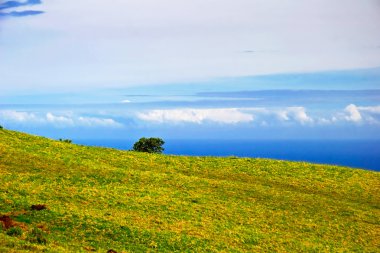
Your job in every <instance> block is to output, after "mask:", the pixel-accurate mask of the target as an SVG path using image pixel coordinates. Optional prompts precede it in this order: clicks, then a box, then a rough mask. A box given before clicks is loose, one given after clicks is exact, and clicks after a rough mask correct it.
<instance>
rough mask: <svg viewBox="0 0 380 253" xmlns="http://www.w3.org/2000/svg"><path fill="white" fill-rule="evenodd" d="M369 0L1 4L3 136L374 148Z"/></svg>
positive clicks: (377, 75) (374, 68)
mask: <svg viewBox="0 0 380 253" xmlns="http://www.w3.org/2000/svg"><path fill="white" fill-rule="evenodd" d="M378 24H380V1H379V0H361V1H357V0H309V1H300V0H234V1H230V0H192V1H188V0H177V1H169V0H161V1H157V0H114V1H93V0H92V1H89V0H81V1H74V0H23V1H21V0H20V1H0V124H1V125H3V126H5V127H7V128H11V129H15V130H21V131H26V132H30V133H35V134H39V135H44V136H49V137H52V138H60V137H67V138H76V139H80V138H111V139H112V138H125V139H128V138H129V139H130V138H138V137H141V136H147V135H150V136H153V135H154V136H161V137H164V138H173V139H192V138H193V139H194V138H200V139H207V138H212V139H221V138H228V139H257V138H261V139H320V138H328V139H333V138H338V139H380V133H379V132H380V131H379V130H380V92H379V90H380V33H379V32H378Z"/></svg>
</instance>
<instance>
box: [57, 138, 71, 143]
mask: <svg viewBox="0 0 380 253" xmlns="http://www.w3.org/2000/svg"><path fill="white" fill-rule="evenodd" d="M59 141H61V142H65V143H72V142H73V141H72V140H69V139H59Z"/></svg>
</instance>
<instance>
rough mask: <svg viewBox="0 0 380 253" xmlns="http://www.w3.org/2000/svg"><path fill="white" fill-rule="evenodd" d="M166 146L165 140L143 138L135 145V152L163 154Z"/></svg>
mask: <svg viewBox="0 0 380 253" xmlns="http://www.w3.org/2000/svg"><path fill="white" fill-rule="evenodd" d="M164 144H165V142H164V140H162V139H160V138H144V137H143V138H141V139H140V140H139V141H138V142H136V143H135V144H134V145H133V151H138V152H146V153H162V152H163V151H164V148H163V147H162V146H163V145H164Z"/></svg>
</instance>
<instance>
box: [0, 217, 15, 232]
mask: <svg viewBox="0 0 380 253" xmlns="http://www.w3.org/2000/svg"><path fill="white" fill-rule="evenodd" d="M0 222H1V223H2V225H3V228H4V229H5V230H7V229H9V228H11V227H15V226H16V223H15V221H14V220H12V218H11V217H10V216H8V215H2V216H0Z"/></svg>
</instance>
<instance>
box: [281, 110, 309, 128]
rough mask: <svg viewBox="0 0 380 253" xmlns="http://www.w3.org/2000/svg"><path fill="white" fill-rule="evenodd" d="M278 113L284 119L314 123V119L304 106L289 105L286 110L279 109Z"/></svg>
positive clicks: (301, 122)
mask: <svg viewBox="0 0 380 253" xmlns="http://www.w3.org/2000/svg"><path fill="white" fill-rule="evenodd" d="M276 114H277V116H278V118H279V119H280V120H282V121H289V120H293V121H296V122H298V123H300V124H302V125H304V124H307V123H313V119H312V118H310V117H309V116H308V115H307V113H306V109H305V108H304V107H288V108H286V109H284V110H279V111H277V112H276Z"/></svg>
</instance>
